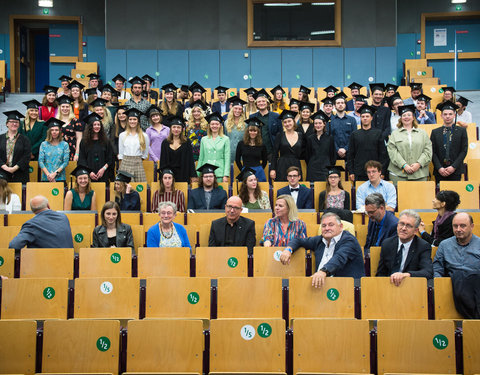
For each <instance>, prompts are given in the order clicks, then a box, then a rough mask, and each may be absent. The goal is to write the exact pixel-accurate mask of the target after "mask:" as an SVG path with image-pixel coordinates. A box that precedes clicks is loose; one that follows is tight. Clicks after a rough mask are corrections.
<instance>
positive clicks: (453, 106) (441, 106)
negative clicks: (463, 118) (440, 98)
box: [437, 100, 458, 112]
mask: <svg viewBox="0 0 480 375" xmlns="http://www.w3.org/2000/svg"><path fill="white" fill-rule="evenodd" d="M437 109H439V110H440V111H442V112H443V111H445V110H446V109H451V110H452V111H456V110H457V109H458V105H456V104H455V103H454V102H451V101H450V100H447V101H445V102H443V103H440V104H439V105H437Z"/></svg>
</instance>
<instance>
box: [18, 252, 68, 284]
mask: <svg viewBox="0 0 480 375" xmlns="http://www.w3.org/2000/svg"><path fill="white" fill-rule="evenodd" d="M20 277H22V278H42V277H46V278H66V279H73V249H23V250H22V252H21V255H20Z"/></svg>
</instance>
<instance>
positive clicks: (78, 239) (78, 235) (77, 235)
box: [73, 233, 83, 243]
mask: <svg viewBox="0 0 480 375" xmlns="http://www.w3.org/2000/svg"><path fill="white" fill-rule="evenodd" d="M73 238H74V239H75V242H77V243H80V242H82V241H83V234H81V233H77V234H76V235H75V237H73Z"/></svg>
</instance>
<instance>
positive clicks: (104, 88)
mask: <svg viewBox="0 0 480 375" xmlns="http://www.w3.org/2000/svg"><path fill="white" fill-rule="evenodd" d="M101 91H102V92H104V91H108V92H110V93H112V94H115V93H116V92H117V90H115V89H114V88H113V87H112V86H110V85H109V84H108V83H107V84H106V85H104V86H103V87H102V90H101Z"/></svg>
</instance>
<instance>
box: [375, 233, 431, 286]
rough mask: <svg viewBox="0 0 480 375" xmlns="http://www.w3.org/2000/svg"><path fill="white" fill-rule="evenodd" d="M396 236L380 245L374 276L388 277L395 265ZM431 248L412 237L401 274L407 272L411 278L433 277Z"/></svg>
mask: <svg viewBox="0 0 480 375" xmlns="http://www.w3.org/2000/svg"><path fill="white" fill-rule="evenodd" d="M398 241H399V240H398V236H394V237H390V238H387V239H386V240H385V241H383V243H382V249H381V251H380V261H379V262H378V269H377V275H376V276H390V275H391V274H392V273H393V272H392V268H393V266H394V263H395V255H396V253H397V249H398ZM431 253H432V247H431V246H430V244H429V243H428V242H426V241H424V240H422V239H421V238H420V237H418V236H415V237H413V242H412V244H411V245H410V249H409V250H408V255H407V259H406V260H405V265H404V267H403V270H401V272H408V273H409V274H410V275H411V276H412V277H426V278H427V279H431V278H432V277H433V266H432V258H431Z"/></svg>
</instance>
